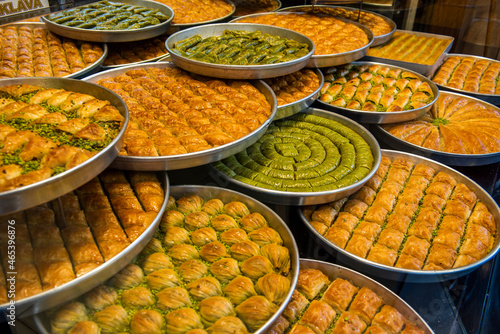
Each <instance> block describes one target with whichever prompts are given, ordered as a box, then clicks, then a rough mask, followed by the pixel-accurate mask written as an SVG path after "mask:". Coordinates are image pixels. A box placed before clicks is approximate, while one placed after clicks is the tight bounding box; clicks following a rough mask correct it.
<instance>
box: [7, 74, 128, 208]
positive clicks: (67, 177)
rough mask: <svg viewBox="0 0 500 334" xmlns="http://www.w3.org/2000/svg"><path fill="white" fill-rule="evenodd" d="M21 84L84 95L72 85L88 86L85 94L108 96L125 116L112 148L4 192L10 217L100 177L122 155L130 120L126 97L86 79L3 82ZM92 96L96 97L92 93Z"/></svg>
mask: <svg viewBox="0 0 500 334" xmlns="http://www.w3.org/2000/svg"><path fill="white" fill-rule="evenodd" d="M53 82H54V83H53ZM17 84H27V85H34V86H41V87H43V88H54V87H56V88H63V87H65V88H63V89H66V90H71V91H73V92H81V91H82V89H81V88H78V89H74V88H71V87H72V86H73V87H81V86H83V87H85V88H84V89H83V90H84V91H86V90H87V89H89V90H90V89H93V90H98V91H99V90H100V93H99V95H102V94H106V95H108V96H110V97H112V98H113V99H114V100H115V101H116V102H117V103H118V105H117V106H116V105H115V107H117V108H118V110H119V111H120V114H121V115H122V116H123V117H124V121H123V124H122V128H121V130H120V132H119V133H118V135H117V136H116V137H115V138H114V139H113V140H112V141H111V143H109V144H108V146H106V147H105V148H103V149H102V150H101V151H99V152H98V153H97V154H95V155H94V156H93V157H91V158H90V159H88V160H86V161H84V162H82V163H81V164H79V165H77V166H75V167H73V168H71V169H68V170H66V171H64V172H62V173H60V174H57V175H53V176H50V177H49V178H47V179H45V180H42V181H39V182H36V183H33V184H29V185H26V186H22V187H18V188H15V189H12V190H8V191H4V192H0V214H1V215H4V214H10V213H13V212H16V211H20V210H25V209H28V208H30V207H33V206H37V205H40V204H42V203H45V202H47V201H50V200H53V199H55V198H57V197H60V196H62V195H63V194H64V193H67V192H70V191H72V190H74V189H76V188H78V187H80V186H81V185H83V184H84V183H86V182H88V181H90V180H91V179H92V177H94V176H96V175H98V174H99V173H100V172H101V171H103V170H104V169H105V168H106V167H108V166H109V164H111V162H112V161H113V159H115V158H116V156H117V155H118V152H119V150H120V149H121V147H122V145H123V141H124V134H125V130H126V128H127V125H128V121H129V115H128V107H127V105H126V103H125V102H124V101H123V100H122V98H121V97H119V96H118V95H117V94H116V93H114V92H112V91H111V90H109V89H107V88H105V87H102V86H99V85H96V84H93V83H88V82H83V80H78V79H70V78H56V77H25V78H12V79H2V80H0V85H2V86H6V85H17ZM61 86H62V87H61ZM89 95H92V94H91V93H89ZM93 96H94V95H93ZM110 102H111V101H110ZM86 174H88V175H86ZM62 181H64V182H62ZM40 188H41V190H40ZM56 188H57V189H56ZM47 190H50V191H47ZM42 192H43V194H42Z"/></svg>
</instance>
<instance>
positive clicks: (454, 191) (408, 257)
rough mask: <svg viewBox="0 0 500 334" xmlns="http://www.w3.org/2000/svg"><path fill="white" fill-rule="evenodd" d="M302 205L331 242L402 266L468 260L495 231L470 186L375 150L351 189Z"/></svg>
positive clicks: (479, 254) (435, 266) (485, 247)
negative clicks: (365, 176)
mask: <svg viewBox="0 0 500 334" xmlns="http://www.w3.org/2000/svg"><path fill="white" fill-rule="evenodd" d="M376 180H381V181H376ZM365 187H368V188H370V189H371V190H370V191H368V190H366V189H365ZM372 194H373V196H372ZM355 198H357V199H355ZM344 203H345V204H344ZM350 203H352V204H351V205H350ZM326 207H333V208H334V209H330V211H331V214H330V215H328V216H325V215H319V214H318V213H317V212H318V211H319V212H325V211H327V209H326ZM303 213H304V215H305V217H306V219H307V220H308V221H309V222H310V224H311V226H313V227H314V228H315V229H316V230H317V231H318V232H319V233H321V234H322V235H323V236H324V237H325V239H327V240H328V241H329V242H331V243H333V244H334V245H336V246H338V247H340V248H343V249H345V250H346V251H348V252H350V253H351V254H353V255H356V256H359V257H362V258H366V259H367V260H370V261H373V262H377V263H380V264H383V265H387V266H394V267H398V268H404V269H415V270H442V269H452V268H458V267H461V266H464V265H467V264H469V263H473V262H475V261H478V260H480V259H481V258H483V257H484V256H485V255H487V254H488V252H489V251H490V250H491V249H492V247H493V244H494V242H495V240H496V238H497V237H498V236H497V230H496V225H495V221H494V218H493V216H492V214H491V213H490V212H489V210H488V208H487V207H486V205H485V204H484V203H482V202H481V201H480V200H479V199H478V198H477V196H476V194H475V193H474V191H473V190H471V189H470V188H469V187H468V186H467V185H465V184H463V183H461V182H458V181H457V180H455V178H454V177H453V176H451V175H450V174H448V173H446V172H439V171H436V170H435V169H434V168H431V167H429V166H426V165H425V164H418V163H413V162H411V161H409V160H406V159H404V158H395V159H392V160H391V159H390V158H388V157H386V156H382V161H381V164H380V167H379V168H378V170H377V172H376V173H375V175H374V176H373V178H372V179H371V180H370V181H369V182H368V183H367V184H366V185H365V186H364V187H363V188H361V189H360V190H359V191H357V192H356V193H354V194H353V195H351V196H350V197H349V198H347V199H341V200H339V201H335V202H332V203H327V204H324V205H321V206H319V207H308V208H307V209H304V210H303ZM318 220H319V221H318ZM318 226H319V227H318ZM324 296H325V298H328V296H329V293H328V291H327V292H326V293H325V295H324ZM353 303H354V302H353ZM354 305H355V303H354ZM351 308H353V305H351ZM361 309H364V308H361ZM358 316H360V317H361V318H363V317H365V318H366V317H367V315H365V314H361V315H360V314H358Z"/></svg>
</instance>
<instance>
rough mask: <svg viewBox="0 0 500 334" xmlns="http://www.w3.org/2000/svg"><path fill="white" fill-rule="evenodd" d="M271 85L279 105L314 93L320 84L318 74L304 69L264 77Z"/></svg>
mask: <svg viewBox="0 0 500 334" xmlns="http://www.w3.org/2000/svg"><path fill="white" fill-rule="evenodd" d="M264 81H265V83H267V84H268V85H269V87H271V89H272V90H273V92H274V94H275V95H276V100H277V102H278V106H284V105H286V104H290V103H293V102H295V101H298V100H301V99H303V98H306V97H307V96H310V95H311V94H313V93H314V92H315V91H316V90H317V89H318V88H319V84H320V80H319V78H318V75H317V74H316V73H315V72H314V71H313V70H311V69H308V68H306V69H302V70H299V71H297V72H293V73H290V74H287V75H284V76H281V77H276V78H268V79H264Z"/></svg>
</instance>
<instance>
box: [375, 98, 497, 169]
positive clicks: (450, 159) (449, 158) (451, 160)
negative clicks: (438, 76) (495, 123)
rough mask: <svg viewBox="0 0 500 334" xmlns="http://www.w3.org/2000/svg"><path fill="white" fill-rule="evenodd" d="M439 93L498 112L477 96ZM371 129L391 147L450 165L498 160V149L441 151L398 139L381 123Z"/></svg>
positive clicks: (471, 164) (475, 164) (478, 164)
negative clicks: (487, 150)
mask: <svg viewBox="0 0 500 334" xmlns="http://www.w3.org/2000/svg"><path fill="white" fill-rule="evenodd" d="M440 94H444V95H453V96H455V97H457V98H466V99H470V100H472V101H476V102H480V103H482V104H485V105H486V106H487V107H489V108H492V109H494V110H496V111H498V112H499V113H500V107H497V106H495V105H493V104H491V103H488V102H485V101H483V100H480V99H478V98H475V97H472V96H469V95H463V94H459V93H454V92H451V91H441V92H440ZM373 130H374V133H375V134H376V135H377V136H380V137H381V138H382V141H384V142H387V144H388V145H390V146H391V147H395V148H397V149H399V148H401V149H405V150H408V151H410V152H414V153H417V154H420V155H423V156H425V157H427V158H429V159H434V160H436V161H439V162H442V163H444V164H448V165H452V166H483V165H488V164H491V163H495V162H499V161H500V151H498V152H492V153H486V154H456V153H449V152H442V151H436V150H431V149H428V148H426V147H422V146H418V145H415V144H412V143H410V142H407V141H405V140H403V139H400V138H398V137H396V136H394V135H392V134H390V133H389V132H388V131H387V130H385V129H384V128H383V127H382V126H381V125H377V126H376V127H375V128H374V129H373Z"/></svg>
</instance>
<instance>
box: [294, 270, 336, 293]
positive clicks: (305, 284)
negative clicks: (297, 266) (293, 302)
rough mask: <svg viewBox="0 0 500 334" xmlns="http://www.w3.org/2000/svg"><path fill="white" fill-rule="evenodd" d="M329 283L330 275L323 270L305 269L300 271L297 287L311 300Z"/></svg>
mask: <svg viewBox="0 0 500 334" xmlns="http://www.w3.org/2000/svg"><path fill="white" fill-rule="evenodd" d="M328 283H329V279H328V277H327V276H326V275H325V274H323V273H322V272H321V271H318V270H313V269H307V270H306V269H305V270H301V272H300V276H299V280H298V281H297V288H296V289H297V290H298V291H299V292H301V293H303V294H304V295H305V297H306V298H307V299H309V300H310V299H314V298H315V297H316V296H317V295H318V294H319V293H320V292H321V291H322V290H323V289H324V288H325V286H326V285H327V284H328Z"/></svg>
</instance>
